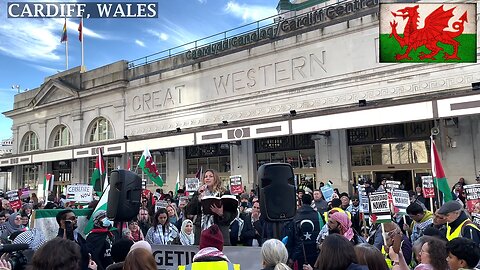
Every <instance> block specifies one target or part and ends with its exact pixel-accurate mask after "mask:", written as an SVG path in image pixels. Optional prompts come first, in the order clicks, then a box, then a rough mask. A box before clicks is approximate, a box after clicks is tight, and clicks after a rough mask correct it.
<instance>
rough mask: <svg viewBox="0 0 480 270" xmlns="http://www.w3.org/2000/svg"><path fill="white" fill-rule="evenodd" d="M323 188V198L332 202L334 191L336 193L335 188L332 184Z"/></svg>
mask: <svg viewBox="0 0 480 270" xmlns="http://www.w3.org/2000/svg"><path fill="white" fill-rule="evenodd" d="M321 190H322V194H323V198H325V201H327V202H330V201H331V200H332V197H333V193H334V190H333V188H332V187H331V186H328V185H326V186H323V187H322V188H321Z"/></svg>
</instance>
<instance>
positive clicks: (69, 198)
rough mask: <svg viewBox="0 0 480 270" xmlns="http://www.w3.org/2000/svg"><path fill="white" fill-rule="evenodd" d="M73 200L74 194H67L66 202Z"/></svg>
mask: <svg viewBox="0 0 480 270" xmlns="http://www.w3.org/2000/svg"><path fill="white" fill-rule="evenodd" d="M73 199H75V194H71V193H68V194H67V200H73Z"/></svg>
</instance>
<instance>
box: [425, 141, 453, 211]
mask: <svg viewBox="0 0 480 270" xmlns="http://www.w3.org/2000/svg"><path fill="white" fill-rule="evenodd" d="M431 141H432V147H431V149H430V151H431V157H432V173H433V183H434V184H435V187H437V189H438V190H440V191H441V192H442V193H443V201H444V202H448V201H451V200H452V193H451V192H450V187H449V186H448V182H447V177H446V176H445V172H444V171H443V166H442V162H441V161H440V157H439V156H438V151H437V146H436V145H435V140H433V138H431Z"/></svg>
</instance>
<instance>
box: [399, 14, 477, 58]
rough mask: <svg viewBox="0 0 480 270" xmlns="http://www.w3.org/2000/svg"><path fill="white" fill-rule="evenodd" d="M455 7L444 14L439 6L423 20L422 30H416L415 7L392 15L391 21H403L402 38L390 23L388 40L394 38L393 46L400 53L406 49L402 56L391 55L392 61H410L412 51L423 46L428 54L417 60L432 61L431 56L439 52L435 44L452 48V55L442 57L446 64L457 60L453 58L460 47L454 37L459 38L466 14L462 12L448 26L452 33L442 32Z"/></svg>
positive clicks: (421, 55) (417, 17)
mask: <svg viewBox="0 0 480 270" xmlns="http://www.w3.org/2000/svg"><path fill="white" fill-rule="evenodd" d="M454 9H455V7H453V8H451V9H449V10H444V8H443V5H441V6H440V7H438V8H437V9H436V10H435V11H433V12H432V13H430V14H429V15H428V16H427V17H426V18H425V26H424V27H423V28H420V29H419V28H418V23H419V13H418V5H416V6H413V7H406V8H403V9H399V10H397V11H396V12H392V14H393V16H394V17H400V18H402V19H404V20H407V22H406V25H405V29H404V31H403V37H401V36H399V35H398V33H397V25H398V23H397V22H396V21H395V20H393V21H392V22H390V26H391V28H392V32H391V34H390V37H392V36H393V37H394V38H395V39H396V40H397V42H398V43H399V44H400V46H401V47H402V49H403V48H404V47H405V46H407V50H406V51H405V53H404V54H397V55H395V59H397V60H402V59H407V60H412V58H411V57H410V56H409V54H410V52H411V51H412V50H413V49H415V50H416V49H418V48H419V47H421V46H424V45H425V47H426V48H427V49H428V50H429V51H430V53H423V52H420V53H419V54H418V58H419V59H421V60H423V59H432V60H435V56H436V55H437V54H438V53H439V52H440V51H442V50H443V48H441V47H439V46H438V43H439V42H441V43H444V44H448V45H451V46H453V53H452V54H447V53H445V54H444V58H445V59H446V60H449V59H457V60H459V59H460V58H459V57H458V56H457V53H458V47H459V45H460V43H459V42H458V41H456V40H455V38H456V37H458V36H460V35H461V34H462V33H463V30H464V24H465V22H468V21H467V12H465V13H464V14H463V15H462V16H461V17H460V19H458V21H455V22H454V23H453V24H452V27H453V29H455V30H456V31H455V32H451V31H445V28H448V26H449V24H448V22H449V21H450V20H451V19H452V17H453V10H454Z"/></svg>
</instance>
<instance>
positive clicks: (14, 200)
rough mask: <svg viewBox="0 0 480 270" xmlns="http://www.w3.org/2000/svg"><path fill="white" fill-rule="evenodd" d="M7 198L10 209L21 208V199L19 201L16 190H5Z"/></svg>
mask: <svg viewBox="0 0 480 270" xmlns="http://www.w3.org/2000/svg"><path fill="white" fill-rule="evenodd" d="M7 199H8V202H9V203H10V206H11V207H12V209H20V208H22V201H20V197H19V196H18V190H10V191H7Z"/></svg>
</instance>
